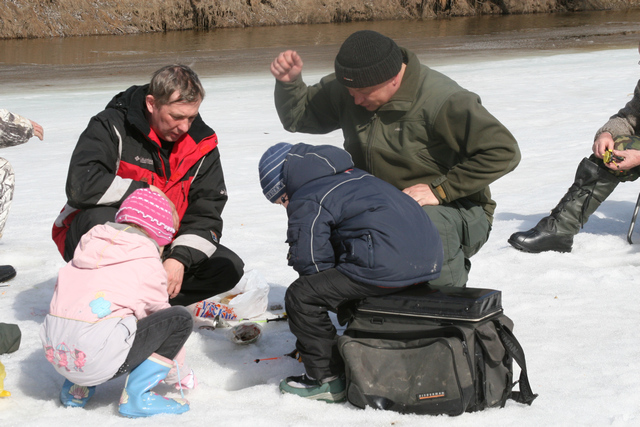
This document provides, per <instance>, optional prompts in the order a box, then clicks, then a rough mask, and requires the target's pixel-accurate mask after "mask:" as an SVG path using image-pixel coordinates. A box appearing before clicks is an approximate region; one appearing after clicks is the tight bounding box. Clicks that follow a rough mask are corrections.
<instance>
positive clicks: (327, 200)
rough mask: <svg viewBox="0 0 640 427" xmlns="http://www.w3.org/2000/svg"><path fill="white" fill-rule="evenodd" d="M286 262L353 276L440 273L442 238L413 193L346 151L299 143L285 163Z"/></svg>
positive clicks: (388, 283)
mask: <svg viewBox="0 0 640 427" xmlns="http://www.w3.org/2000/svg"><path fill="white" fill-rule="evenodd" d="M284 183H285V188H286V192H287V195H288V197H289V205H288V207H287V214H288V216H289V227H288V230H287V243H289V245H290V249H289V255H288V257H289V265H291V266H292V267H293V268H294V269H295V270H296V271H297V272H298V273H299V274H301V275H310V274H315V273H318V272H321V271H323V270H327V269H329V268H334V267H335V268H336V269H337V270H338V271H340V272H341V273H343V274H345V275H347V276H348V277H350V278H351V279H353V280H356V281H358V282H362V283H366V284H371V285H376V286H382V287H402V286H408V285H412V284H414V283H419V282H424V281H428V280H433V279H435V278H437V277H438V276H439V274H440V268H441V266H442V257H443V255H442V242H441V241H440V236H439V234H438V230H437V229H436V228H435V226H434V225H433V224H432V223H431V221H430V219H429V217H428V216H427V214H426V213H425V212H424V211H423V210H422V208H421V207H420V206H419V204H418V203H416V202H415V201H414V200H413V199H412V198H411V197H409V196H408V195H406V194H404V193H402V192H401V191H400V190H398V189H397V188H395V187H393V186H392V185H390V184H388V183H386V182H385V181H382V180H381V179H378V178H376V177H374V176H373V175H370V174H368V173H366V172H364V171H362V170H360V169H354V168H353V162H352V160H351V156H350V155H349V153H347V152H346V151H344V150H342V149H340V148H338V147H334V146H330V145H321V146H313V145H308V144H302V143H300V144H296V145H294V146H293V147H292V149H291V151H290V152H289V154H288V155H287V158H286V162H285V163H284Z"/></svg>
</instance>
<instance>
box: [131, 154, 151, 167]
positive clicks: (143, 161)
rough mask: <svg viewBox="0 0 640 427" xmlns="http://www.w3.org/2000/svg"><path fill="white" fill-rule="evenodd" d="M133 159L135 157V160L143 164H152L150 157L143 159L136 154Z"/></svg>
mask: <svg viewBox="0 0 640 427" xmlns="http://www.w3.org/2000/svg"><path fill="white" fill-rule="evenodd" d="M135 159H136V162H138V163H142V164H143V165H152V164H153V160H152V159H145V158H143V157H140V156H136V157H135Z"/></svg>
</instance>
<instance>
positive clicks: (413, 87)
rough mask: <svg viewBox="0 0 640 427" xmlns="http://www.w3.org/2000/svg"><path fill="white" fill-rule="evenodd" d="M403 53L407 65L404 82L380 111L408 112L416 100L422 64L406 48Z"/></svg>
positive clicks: (403, 77) (402, 49)
mask: <svg viewBox="0 0 640 427" xmlns="http://www.w3.org/2000/svg"><path fill="white" fill-rule="evenodd" d="M401 51H402V57H403V58H404V60H405V63H406V64H407V66H406V68H405V70H404V75H403V76H402V82H401V83H400V87H399V88H398V90H397V92H396V93H395V94H394V95H393V96H392V97H391V99H390V100H389V102H387V103H386V104H384V105H383V106H381V107H380V109H379V110H378V111H408V110H409V109H410V108H411V105H413V102H414V101H415V99H416V94H417V92H418V83H419V81H420V78H419V77H420V67H421V64H420V61H419V60H418V57H417V56H416V55H415V54H414V53H413V52H411V51H408V50H407V49H405V48H401Z"/></svg>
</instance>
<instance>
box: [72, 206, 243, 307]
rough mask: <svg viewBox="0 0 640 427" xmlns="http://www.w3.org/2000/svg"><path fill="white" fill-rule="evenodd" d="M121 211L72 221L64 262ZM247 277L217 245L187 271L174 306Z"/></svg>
mask: <svg viewBox="0 0 640 427" xmlns="http://www.w3.org/2000/svg"><path fill="white" fill-rule="evenodd" d="M117 211H118V208H114V207H108V206H101V207H97V208H92V209H85V210H82V211H81V212H80V213H78V215H76V217H75V218H74V219H73V221H72V222H71V226H70V228H69V231H68V232H67V237H66V240H65V248H64V259H65V261H67V262H68V261H70V260H71V259H72V258H73V253H74V251H75V249H76V246H77V245H78V243H79V242H80V239H81V238H82V236H83V235H84V234H85V233H86V232H88V231H89V230H91V228H93V227H94V226H96V225H98V224H105V223H107V222H109V221H111V222H113V221H114V219H115V217H116V212H117ZM243 274H244V263H243V262H242V260H241V259H240V257H239V256H238V255H237V254H236V253H235V252H233V251H232V250H231V249H229V248H227V247H225V246H223V245H218V246H217V249H216V251H215V252H214V253H213V255H212V256H211V257H210V258H209V259H207V260H205V261H203V262H201V263H198V264H196V265H193V266H191V267H190V268H188V269H185V272H184V278H183V281H182V287H181V288H180V293H178V295H177V296H176V297H175V298H172V299H171V300H169V304H171V305H184V306H187V305H190V304H193V303H196V302H198V301H202V300H203V299H207V298H209V297H212V296H214V295H218V294H221V293H223V292H226V291H228V290H230V289H231V288H233V287H234V286H235V285H236V284H237V283H238V282H239V281H240V279H241V278H242V275H243Z"/></svg>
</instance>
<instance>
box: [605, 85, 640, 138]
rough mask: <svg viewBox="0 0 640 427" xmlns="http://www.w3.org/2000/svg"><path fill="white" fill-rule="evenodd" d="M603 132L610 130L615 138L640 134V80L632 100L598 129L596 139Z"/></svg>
mask: <svg viewBox="0 0 640 427" xmlns="http://www.w3.org/2000/svg"><path fill="white" fill-rule="evenodd" d="M602 132H609V133H610V134H611V136H613V137H614V138H615V137H616V136H620V135H640V81H638V84H637V85H636V89H635V91H634V92H633V98H631V101H629V102H627V105H625V106H624V107H623V108H622V109H621V110H620V111H618V113H617V114H614V115H613V116H611V118H609V121H608V122H607V123H605V124H604V126H602V127H601V128H600V129H598V132H596V136H595V138H594V140H595V139H596V138H598V136H599V135H600V134H601V133H602Z"/></svg>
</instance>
